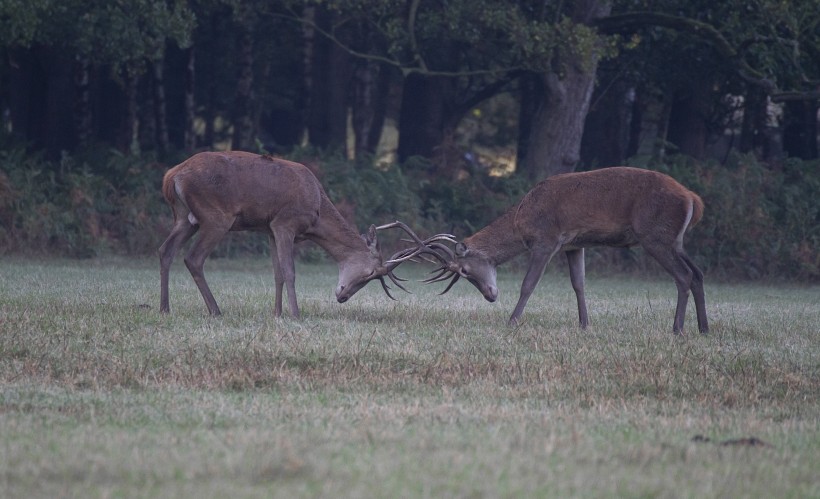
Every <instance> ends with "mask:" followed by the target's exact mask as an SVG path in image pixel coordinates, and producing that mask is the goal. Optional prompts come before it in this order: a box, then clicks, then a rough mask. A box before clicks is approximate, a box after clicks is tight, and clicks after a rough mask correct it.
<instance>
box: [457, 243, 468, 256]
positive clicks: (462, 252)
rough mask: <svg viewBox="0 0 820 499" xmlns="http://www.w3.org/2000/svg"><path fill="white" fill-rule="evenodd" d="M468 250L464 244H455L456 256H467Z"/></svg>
mask: <svg viewBox="0 0 820 499" xmlns="http://www.w3.org/2000/svg"><path fill="white" fill-rule="evenodd" d="M467 253H469V250H468V249H467V245H466V244H464V243H458V244H456V256H467Z"/></svg>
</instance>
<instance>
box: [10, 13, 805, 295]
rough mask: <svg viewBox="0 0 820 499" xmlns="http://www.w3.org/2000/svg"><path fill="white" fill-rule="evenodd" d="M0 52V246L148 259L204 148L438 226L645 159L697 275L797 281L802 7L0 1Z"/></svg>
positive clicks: (344, 204) (622, 258) (375, 212)
mask: <svg viewBox="0 0 820 499" xmlns="http://www.w3.org/2000/svg"><path fill="white" fill-rule="evenodd" d="M0 51H1V53H2V61H0V255H2V254H7V255H15V254H38V255H40V254H41V255H44V256H49V255H57V256H68V257H78V258H87V257H93V256H98V255H104V254H109V253H115V254H127V255H152V254H155V252H156V249H157V248H158V247H159V245H160V244H161V243H162V241H163V239H164V238H165V236H166V235H167V233H168V230H169V228H170V225H171V223H170V222H171V214H170V210H169V209H168V207H167V206H166V205H165V203H164V201H163V199H162V196H161V194H160V192H159V191H160V189H159V187H160V183H161V179H162V175H163V173H164V172H165V170H167V169H168V168H169V167H171V166H173V165H174V164H176V163H178V162H180V161H181V160H183V159H185V158H186V157H188V156H190V155H191V154H193V153H194V152H197V151H203V150H226V149H230V150H247V151H254V152H261V153H269V154H275V155H279V156H283V157H286V158H289V159H293V160H295V161H299V162H302V163H305V164H307V165H308V166H309V167H311V168H312V169H313V171H314V173H316V174H317V176H318V177H319V179H320V180H321V181H322V183H323V184H324V186H325V188H326V190H327V191H328V194H329V195H330V197H331V199H332V200H333V201H334V203H336V205H337V206H338V207H339V208H340V210H341V211H342V212H343V214H344V215H345V216H347V217H349V218H350V219H352V220H353V221H355V222H356V224H357V225H358V227H359V228H360V229H363V228H364V227H366V226H367V225H369V224H370V223H377V224H378V223H385V222H388V221H391V220H394V219H396V218H399V219H401V220H404V221H405V222H407V223H408V224H410V225H413V226H414V227H417V228H419V230H420V231H421V232H442V231H451V232H453V233H454V234H457V235H464V234H468V233H469V232H470V231H473V230H476V229H478V228H480V227H482V226H483V225H484V224H486V223H487V222H489V221H490V220H492V219H493V218H495V217H496V216H498V215H499V214H501V213H503V212H504V210H505V209H507V208H508V207H509V206H511V205H512V204H513V203H515V202H517V200H518V199H520V198H521V196H522V195H523V194H524V193H525V192H527V191H528V190H529V189H530V188H532V187H533V186H534V185H535V183H536V182H538V181H539V180H541V179H543V178H545V177H548V176H550V175H554V174H559V173H565V172H571V171H581V170H588V169H595V168H603V167H608V166H616V165H632V166H639V167H644V168H650V169H653V170H659V171H663V172H666V173H669V174H670V175H672V176H673V177H675V178H676V179H678V180H679V181H681V182H682V183H683V184H684V185H686V186H687V187H689V188H690V189H692V190H693V191H695V192H697V193H698V194H700V195H701V197H702V198H703V199H704V201H705V204H706V212H705V216H704V219H703V221H702V222H701V223H700V224H699V225H698V226H697V227H695V228H694V230H693V231H692V233H691V235H690V236H689V238H688V242H687V246H688V247H689V249H690V254H692V255H693V257H694V258H695V259H696V260H697V261H698V262H699V264H700V265H702V268H704V270H705V271H707V272H708V273H709V274H710V275H718V276H723V277H726V278H733V279H734V278H740V279H759V278H767V279H794V280H799V281H804V282H817V281H818V280H820V252H819V251H818V248H820V203H818V202H817V201H816V200H817V199H818V196H820V160H819V159H818V132H819V131H818V109H820V0H802V1H782V0H754V1H745V0H744V1H739V0H726V1H724V2H711V1H706V0H687V1H682V0H573V1H554V0H540V1H536V0H512V1H498V0H449V1H446V2H442V1H438V0H308V1H296V0H269V1H264V0H115V1H112V0H82V1H81V0H2V1H0ZM266 245H267V241H266V240H263V239H259V238H254V237H252V236H247V237H246V236H238V237H235V238H231V240H230V241H226V242H225V243H223V245H222V246H220V248H219V250H218V251H219V252H220V254H222V255H232V254H237V253H242V252H257V251H258V252H263V251H265V246H266ZM302 257H303V258H308V259H309V258H316V256H315V254H314V252H312V250H311V249H306V250H304V251H303V254H302ZM595 261H597V262H599V263H600V264H601V265H602V266H604V267H607V268H618V269H633V270H634V269H636V268H637V269H641V268H643V266H644V265H645V264H644V263H643V260H642V258H640V256H635V255H634V254H632V253H628V254H625V253H623V252H609V253H601V254H600V255H597V256H596V257H595V258H594V259H593V262H595ZM591 265H595V263H592V264H591ZM591 268H594V267H592V266H591Z"/></svg>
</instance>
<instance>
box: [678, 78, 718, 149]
mask: <svg viewBox="0 0 820 499" xmlns="http://www.w3.org/2000/svg"><path fill="white" fill-rule="evenodd" d="M711 94H712V81H711V80H710V79H709V78H698V79H696V80H695V82H694V83H693V84H692V85H691V86H690V87H688V88H685V89H683V90H680V91H678V92H676V93H675V94H674V98H673V101H672V109H671V111H670V114H669V135H668V140H669V142H671V143H672V144H675V146H677V148H678V152H680V153H681V154H685V155H687V156H691V157H693V158H695V159H704V158H705V157H706V145H707V142H708V139H709V115H710V114H711V113H710V107H711V103H710V100H709V99H710V97H711Z"/></svg>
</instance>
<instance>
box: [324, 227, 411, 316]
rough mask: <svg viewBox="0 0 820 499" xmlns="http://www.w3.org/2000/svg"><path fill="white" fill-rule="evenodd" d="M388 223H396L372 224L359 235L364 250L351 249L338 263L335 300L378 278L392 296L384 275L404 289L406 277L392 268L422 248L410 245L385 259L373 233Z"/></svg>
mask: <svg viewBox="0 0 820 499" xmlns="http://www.w3.org/2000/svg"><path fill="white" fill-rule="evenodd" d="M391 227H398V226H397V225H393V224H390V225H384V226H381V227H378V228H377V227H376V226H375V225H371V226H370V228H369V229H368V231H367V234H362V235H361V238H362V241H364V244H365V246H366V247H367V251H357V252H352V253H351V254H350V256H349V257H348V258H347V259H345V261H344V262H342V263H341V264H340V265H339V284H338V286H336V300H338V302H339V303H344V302H346V301H347V300H349V299H350V298H351V297H352V296H353V295H354V294H356V292H358V291H359V290H360V289H362V288H363V287H365V285H367V283H369V282H370V281H372V280H374V279H378V280H379V282H380V283H381V285H382V289H384V292H385V293H387V296H388V297H390V299H392V300H395V298H393V295H391V294H390V287H388V286H387V283H385V281H384V278H385V277H387V278H389V279H390V280H391V281H393V283H394V284H395V285H396V286H397V287H398V288H399V289H401V290H403V291H407V290H406V289H405V288H404V286H402V284H401V282H402V281H406V279H402V278H400V277H397V276H396V275H395V274H394V273H393V270H394V269H395V268H396V267H398V266H399V264H401V263H402V262H405V261H407V260H410V259H412V258H414V257H415V256H416V255H417V254H418V253H419V252H421V250H422V248H415V249H411V251H408V250H404V251H400V252H398V253H396V254H395V255H393V257H391V258H390V259H389V260H388V261H384V260H383V258H382V254H381V250H380V248H379V240H378V238H377V237H376V230H377V229H386V228H391Z"/></svg>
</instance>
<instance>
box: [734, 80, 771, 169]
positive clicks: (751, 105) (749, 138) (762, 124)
mask: <svg viewBox="0 0 820 499" xmlns="http://www.w3.org/2000/svg"><path fill="white" fill-rule="evenodd" d="M767 106H768V99H767V98H766V93H765V92H763V90H762V89H761V88H760V87H756V86H750V87H749V88H748V89H747V90H746V95H745V99H744V103H743V121H742V122H741V124H740V143H739V144H738V149H739V150H740V152H742V153H749V152H754V153H755V155H756V156H757V157H758V158H762V156H763V147H764V144H765V129H766V114H767V111H766V107H767Z"/></svg>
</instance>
